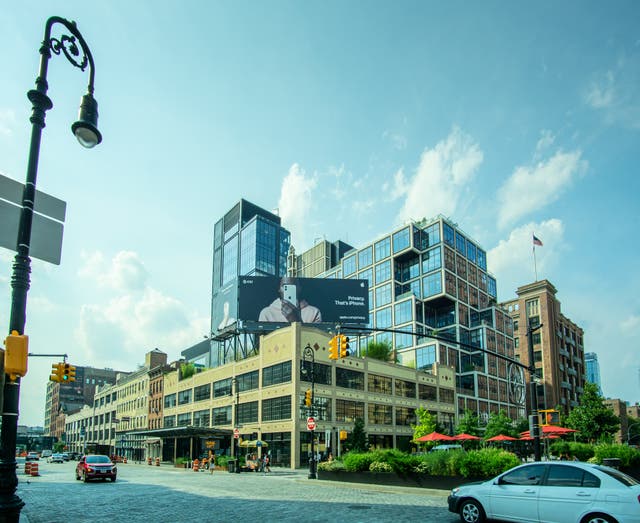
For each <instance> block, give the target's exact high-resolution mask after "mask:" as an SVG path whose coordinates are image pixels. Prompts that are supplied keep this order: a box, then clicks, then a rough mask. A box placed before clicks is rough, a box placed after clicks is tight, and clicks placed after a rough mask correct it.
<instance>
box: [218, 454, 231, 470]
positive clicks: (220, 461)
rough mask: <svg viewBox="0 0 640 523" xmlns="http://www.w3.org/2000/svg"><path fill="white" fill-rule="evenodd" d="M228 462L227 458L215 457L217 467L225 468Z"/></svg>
mask: <svg viewBox="0 0 640 523" xmlns="http://www.w3.org/2000/svg"><path fill="white" fill-rule="evenodd" d="M228 462H229V457H228V456H217V457H216V464H217V465H218V467H222V468H227V465H228Z"/></svg>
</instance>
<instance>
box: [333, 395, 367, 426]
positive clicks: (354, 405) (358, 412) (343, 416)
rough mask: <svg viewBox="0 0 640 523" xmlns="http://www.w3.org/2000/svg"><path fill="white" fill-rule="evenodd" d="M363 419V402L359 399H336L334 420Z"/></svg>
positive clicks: (350, 420) (351, 420)
mask: <svg viewBox="0 0 640 523" xmlns="http://www.w3.org/2000/svg"><path fill="white" fill-rule="evenodd" d="M356 418H361V419H364V403H363V402H361V401H349V400H336V421H347V422H353V421H355V419H356Z"/></svg>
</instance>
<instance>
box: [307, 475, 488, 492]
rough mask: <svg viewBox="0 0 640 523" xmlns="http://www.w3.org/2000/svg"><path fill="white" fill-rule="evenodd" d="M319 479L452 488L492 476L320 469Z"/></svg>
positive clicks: (396, 485) (437, 488)
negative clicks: (465, 476) (466, 476)
mask: <svg viewBox="0 0 640 523" xmlns="http://www.w3.org/2000/svg"><path fill="white" fill-rule="evenodd" d="M317 474H318V479H326V480H329V481H345V482H350V483H368V484H370V485H391V486H395V487H420V488H428V489H435V490H451V489H452V488H454V487H458V486H460V485H463V484H464V483H470V482H472V481H486V480H487V479H490V478H464V477H462V476H431V475H429V474H418V473H409V474H396V473H395V472H346V471H344V470H337V471H332V472H329V471H326V470H318V472H317Z"/></svg>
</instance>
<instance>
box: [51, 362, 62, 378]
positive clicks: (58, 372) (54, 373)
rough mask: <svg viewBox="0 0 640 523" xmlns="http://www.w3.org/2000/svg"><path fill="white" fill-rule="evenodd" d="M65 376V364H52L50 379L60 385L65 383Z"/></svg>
mask: <svg viewBox="0 0 640 523" xmlns="http://www.w3.org/2000/svg"><path fill="white" fill-rule="evenodd" d="M63 376H64V363H52V364H51V376H49V379H50V380H51V381H55V382H58V383H60V382H61V381H63Z"/></svg>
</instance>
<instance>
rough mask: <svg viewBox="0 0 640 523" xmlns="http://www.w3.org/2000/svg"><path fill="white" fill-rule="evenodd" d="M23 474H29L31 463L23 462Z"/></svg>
mask: <svg viewBox="0 0 640 523" xmlns="http://www.w3.org/2000/svg"><path fill="white" fill-rule="evenodd" d="M24 473H25V474H27V475H29V474H31V461H25V463H24Z"/></svg>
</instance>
